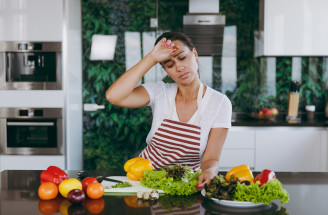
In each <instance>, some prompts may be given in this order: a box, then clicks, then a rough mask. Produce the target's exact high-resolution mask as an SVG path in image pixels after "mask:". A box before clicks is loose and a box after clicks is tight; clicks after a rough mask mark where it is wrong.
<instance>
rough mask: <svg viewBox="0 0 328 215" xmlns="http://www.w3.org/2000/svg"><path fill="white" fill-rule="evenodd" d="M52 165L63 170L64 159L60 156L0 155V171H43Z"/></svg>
mask: <svg viewBox="0 0 328 215" xmlns="http://www.w3.org/2000/svg"><path fill="white" fill-rule="evenodd" d="M52 165H55V166H58V167H59V168H61V169H65V157H64V156H60V155H33V156H29V155H28V156H22V155H0V171H3V170H44V169H47V168H48V166H52Z"/></svg>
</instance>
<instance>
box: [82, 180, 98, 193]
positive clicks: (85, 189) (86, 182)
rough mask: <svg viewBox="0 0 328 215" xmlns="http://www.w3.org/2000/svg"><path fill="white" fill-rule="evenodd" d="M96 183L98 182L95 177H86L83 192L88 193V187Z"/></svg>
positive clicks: (83, 182)
mask: <svg viewBox="0 0 328 215" xmlns="http://www.w3.org/2000/svg"><path fill="white" fill-rule="evenodd" d="M94 182H98V180H97V179H96V178H94V177H86V178H85V179H83V181H82V190H83V191H84V192H86V191H87V187H88V185H89V184H91V183H94Z"/></svg>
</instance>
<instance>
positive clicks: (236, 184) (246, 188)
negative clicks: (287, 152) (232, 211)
mask: <svg viewBox="0 0 328 215" xmlns="http://www.w3.org/2000/svg"><path fill="white" fill-rule="evenodd" d="M235 174H236V175H237V176H239V177H240V178H239V177H236V176H235ZM245 178H247V179H248V180H245ZM205 191H206V194H205V196H206V197H207V198H217V199H221V200H233V201H248V202H252V203H255V204H258V203H264V204H266V205H269V204H271V203H272V201H273V200H276V199H278V200H279V201H280V202H281V204H284V203H286V202H288V201H289V195H288V193H287V191H286V190H285V189H283V188H282V184H281V182H280V181H279V180H278V179H276V176H275V174H274V172H273V171H271V170H264V171H263V172H261V173H260V174H258V175H257V176H256V177H255V179H254V178H253V174H252V171H251V170H250V169H249V168H248V167H247V166H246V165H241V166H238V167H234V168H232V169H231V170H230V171H229V172H228V173H227V175H226V176H225V177H224V176H223V175H217V176H215V177H214V178H213V179H212V180H211V183H210V185H209V186H207V185H205Z"/></svg>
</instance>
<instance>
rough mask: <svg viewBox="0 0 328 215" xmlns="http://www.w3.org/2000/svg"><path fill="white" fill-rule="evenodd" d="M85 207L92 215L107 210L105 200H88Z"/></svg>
mask: <svg viewBox="0 0 328 215" xmlns="http://www.w3.org/2000/svg"><path fill="white" fill-rule="evenodd" d="M85 207H86V208H87V210H88V211H89V212H90V213H92V214H99V213H101V212H102V211H103V210H104V208H105V201H104V199H102V198H101V199H87V200H86V203H85Z"/></svg>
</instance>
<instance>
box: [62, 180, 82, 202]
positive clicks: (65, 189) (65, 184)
mask: <svg viewBox="0 0 328 215" xmlns="http://www.w3.org/2000/svg"><path fill="white" fill-rule="evenodd" d="M74 189H79V190H82V183H81V182H80V181H79V180H77V179H76V178H70V179H66V180H64V181H62V182H60V184H59V192H60V194H61V195H62V196H64V197H65V198H67V194H68V193H69V191H71V190H74Z"/></svg>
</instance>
